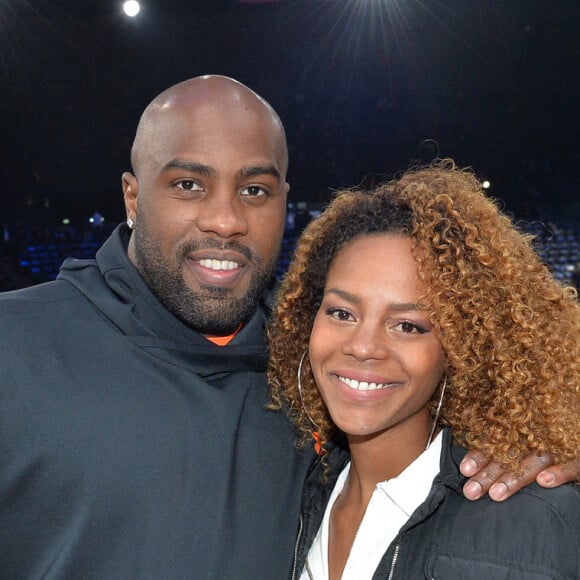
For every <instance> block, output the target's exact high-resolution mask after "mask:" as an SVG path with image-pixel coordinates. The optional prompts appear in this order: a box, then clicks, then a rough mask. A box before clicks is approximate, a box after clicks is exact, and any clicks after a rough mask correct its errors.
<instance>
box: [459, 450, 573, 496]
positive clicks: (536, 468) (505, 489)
mask: <svg viewBox="0 0 580 580" xmlns="http://www.w3.org/2000/svg"><path fill="white" fill-rule="evenodd" d="M474 463H475V465H476V468H474V465H473V464H474ZM551 463H552V460H551V458H550V457H549V456H546V455H542V456H539V455H529V456H528V457H526V458H525V459H523V460H522V462H521V473H518V474H516V473H514V472H513V471H507V470H505V469H503V468H502V467H501V466H500V465H499V464H498V463H497V462H496V461H489V460H488V459H487V458H486V457H485V456H484V455H482V454H481V453H478V452H473V451H472V452H470V453H468V454H467V455H466V456H465V458H464V460H463V462H462V464H461V472H462V473H463V474H464V475H470V473H469V472H470V471H472V473H473V474H472V477H471V478H470V479H469V480H468V481H467V482H466V484H465V485H464V487H463V493H464V494H465V497H466V498H467V499H471V500H475V499H479V498H480V497H482V496H483V495H485V494H486V493H489V497H490V498H491V499H493V500H494V501H504V500H506V499H507V498H508V497H511V496H512V495H513V494H514V493H516V492H517V491H519V490H520V489H522V488H523V487H525V486H526V485H529V484H530V483H532V482H533V481H534V480H535V479H536V476H538V474H539V473H540V472H542V471H543V470H544V471H545V470H546V468H547V467H548V466H549V465H550V464H551ZM464 464H465V465H464ZM565 467H566V469H564V468H565ZM577 468H578V466H576V468H568V467H567V466H561V467H560V470H559V471H557V472H554V471H553V469H552V470H548V473H547V475H546V476H545V477H546V478H547V479H548V480H550V479H551V478H552V476H553V477H554V478H555V481H559V480H560V479H563V478H564V480H565V481H568V479H566V478H568V477H570V476H572V477H573V476H574V475H575V474H576V473H577Z"/></svg>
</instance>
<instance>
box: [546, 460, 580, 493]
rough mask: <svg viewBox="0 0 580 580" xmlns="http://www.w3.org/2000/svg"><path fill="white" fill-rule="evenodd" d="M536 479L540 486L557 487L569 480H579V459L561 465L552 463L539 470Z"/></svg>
mask: <svg viewBox="0 0 580 580" xmlns="http://www.w3.org/2000/svg"><path fill="white" fill-rule="evenodd" d="M536 481H537V482H538V485H541V486H542V487H558V486H559V485H562V484H564V483H568V482H571V481H579V482H580V459H577V460H576V461H570V463H564V464H563V465H552V466H551V467H548V469H544V470H543V471H541V472H540V473H539V474H538V476H537V477H536Z"/></svg>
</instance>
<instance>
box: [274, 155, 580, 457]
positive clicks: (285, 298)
mask: <svg viewBox="0 0 580 580" xmlns="http://www.w3.org/2000/svg"><path fill="white" fill-rule="evenodd" d="M386 233H398V234H402V235H404V236H407V237H409V238H410V239H411V240H412V241H413V255H414V257H415V259H416V261H417V267H418V275H419V279H420V280H421V281H422V283H423V285H424V288H425V289H426V290H425V294H424V295H423V296H422V297H421V301H420V304H421V306H422V307H424V308H425V310H426V311H427V312H428V314H429V316H430V319H431V322H432V324H433V326H434V328H435V330H436V332H437V335H438V337H439V339H440V341H441V344H442V346H443V350H444V352H445V356H446V360H447V369H446V371H447V389H446V393H445V397H444V400H443V406H442V408H441V414H440V422H441V423H442V424H445V425H449V426H450V427H451V429H452V431H453V434H454V437H455V439H456V440H457V442H458V443H460V444H462V445H464V446H466V447H468V448H474V449H479V450H481V451H483V452H484V453H486V454H487V455H489V456H491V457H493V458H495V459H496V460H498V461H499V462H501V463H502V464H503V465H504V466H505V467H509V468H514V469H517V468H518V465H519V460H520V458H521V457H522V455H524V454H526V453H529V452H535V453H538V454H543V453H547V454H549V455H551V456H552V458H553V459H554V460H555V461H556V462H567V461H571V460H574V459H577V458H578V455H579V450H580V433H579V429H578V411H579V397H578V393H579V386H580V380H579V378H580V357H579V356H578V355H579V354H580V353H579V350H580V347H579V343H580V341H579V337H580V305H579V304H578V301H577V293H576V290H575V289H574V288H572V287H565V286H562V285H561V284H560V283H558V282H557V281H556V280H555V279H554V277H553V276H552V275H551V273H550V272H549V270H548V268H547V267H546V266H545V265H544V264H543V263H542V262H541V260H540V259H539V257H538V255H537V254H536V252H535V250H534V247H533V240H532V237H531V236H528V235H525V234H522V233H520V232H519V231H518V230H517V229H516V228H515V227H514V225H513V223H512V221H511V220H510V219H509V218H508V217H507V216H506V215H504V214H502V212H501V211H500V210H499V208H498V205H497V204H496V203H495V202H494V201H493V200H491V199H489V198H487V197H486V196H485V194H484V191H483V189H482V187H481V184H480V182H479V181H478V179H477V178H476V177H475V176H474V175H473V173H472V172H471V171H469V170H465V169H459V168H457V167H456V166H455V164H454V163H453V161H451V160H442V161H437V162H435V163H433V164H431V165H429V166H426V167H418V168H412V169H410V170H408V171H407V172H406V173H404V174H403V175H402V177H400V178H399V179H397V180H394V181H392V182H390V183H387V184H384V185H381V186H379V187H378V188H377V189H375V190H373V191H371V192H366V191H360V190H345V191H342V192H339V193H338V194H337V196H336V198H335V199H334V200H333V202H332V203H331V204H330V205H329V207H328V208H327V209H326V211H325V212H324V213H323V214H322V215H321V216H320V217H319V218H318V219H316V220H314V221H313V222H311V223H310V224H309V226H308V227H307V228H306V230H305V232H304V234H303V235H302V237H301V239H300V240H299V242H298V244H297V248H296V251H295V255H294V259H293V262H292V264H291V266H290V268H289V270H288V272H287V275H286V276H285V278H284V280H283V281H282V284H281V287H280V290H279V293H278V297H277V306H276V309H275V316H274V318H273V321H272V323H271V325H270V327H269V340H270V350H271V355H270V366H269V380H270V384H271V397H272V403H271V407H272V408H275V409H284V410H285V411H286V412H287V413H288V414H289V415H290V417H291V418H292V420H293V421H294V423H295V424H296V426H297V429H298V432H299V440H298V442H299V444H301V445H305V444H306V443H307V442H308V441H309V440H310V437H311V433H312V430H313V426H312V424H311V422H310V418H309V416H308V414H309V415H310V417H312V419H313V420H314V422H315V423H316V426H317V431H318V436H319V438H320V442H321V443H322V444H323V445H324V444H325V443H327V442H328V441H329V440H330V439H331V438H333V437H334V436H335V435H337V434H338V430H337V428H336V426H335V425H334V424H333V422H332V419H331V418H330V416H329V414H328V412H327V409H326V407H325V405H324V403H323V401H322V399H321V397H320V395H319V392H318V389H317V387H316V384H315V382H314V380H313V378H312V373H311V369H310V367H309V364H308V360H307V358H308V357H306V359H305V363H304V365H303V369H302V377H301V378H302V399H303V401H304V405H305V406H306V407H307V409H308V414H307V413H306V411H305V410H304V406H303V404H302V402H301V398H300V394H299V392H298V382H297V371H298V365H299V361H300V358H301V357H302V355H303V353H304V352H305V350H306V348H307V346H308V341H309V336H310V331H311V329H312V325H313V321H314V318H315V316H316V312H317V310H318V308H319V306H320V303H321V300H322V296H323V292H324V285H325V278H326V274H327V272H328V270H329V268H330V266H331V264H332V262H333V260H334V258H335V257H336V255H337V253H338V252H339V251H340V249H341V248H342V247H343V246H344V245H345V244H347V243H348V242H350V241H352V240H353V239H355V238H357V237H361V236H366V235H381V234H386ZM435 398H436V395H434V399H435ZM433 406H434V405H433V402H432V403H431V409H432V410H433Z"/></svg>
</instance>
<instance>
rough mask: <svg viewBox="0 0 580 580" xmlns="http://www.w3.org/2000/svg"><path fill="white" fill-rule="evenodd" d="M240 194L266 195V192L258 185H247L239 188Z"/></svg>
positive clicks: (251, 195) (250, 195)
mask: <svg viewBox="0 0 580 580" xmlns="http://www.w3.org/2000/svg"><path fill="white" fill-rule="evenodd" d="M240 193H241V195H244V196H249V197H257V196H261V195H268V192H267V191H266V190H265V189H264V188H262V187H260V186H258V185H248V186H247V187H244V188H243V189H242V190H241V192H240Z"/></svg>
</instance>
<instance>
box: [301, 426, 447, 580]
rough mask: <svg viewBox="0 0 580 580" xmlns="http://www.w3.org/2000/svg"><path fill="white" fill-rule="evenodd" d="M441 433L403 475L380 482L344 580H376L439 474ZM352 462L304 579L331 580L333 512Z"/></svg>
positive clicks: (336, 490) (326, 515)
mask: <svg viewBox="0 0 580 580" xmlns="http://www.w3.org/2000/svg"><path fill="white" fill-rule="evenodd" d="M441 443H442V435H441V432H440V433H439V434H438V435H437V437H436V438H435V439H434V440H433V442H432V443H431V445H430V446H429V448H428V449H426V450H425V451H423V453H421V455H419V457H417V459H415V461H413V463H411V465H409V466H408V467H407V468H406V469H405V470H404V471H403V472H402V473H400V474H399V475H398V476H397V477H395V478H393V479H389V480H388V481H382V482H380V483H378V484H377V485H376V487H375V489H374V491H373V494H372V496H371V499H370V501H369V504H368V505H367V508H366V511H365V514H364V517H363V519H362V522H361V524H360V526H359V529H358V531H357V533H356V536H355V538H354V543H353V545H352V548H351V551H350V554H349V556H348V560H347V562H346V566H345V568H344V571H343V574H342V580H365V579H367V578H368V579H370V578H372V576H373V574H374V572H375V570H376V568H377V566H378V565H379V562H380V561H381V558H382V557H383V555H384V554H385V552H386V551H387V548H388V547H389V545H390V544H391V542H392V541H393V540H394V539H395V537H396V536H397V534H398V533H399V530H400V529H401V527H403V526H404V525H405V523H406V522H407V520H408V519H409V518H410V517H411V514H412V513H413V512H414V511H415V510H416V509H417V508H418V507H419V506H420V505H421V504H422V503H423V502H424V501H425V499H426V498H427V496H428V495H429V491H430V489H431V484H432V483H433V479H434V478H435V476H436V475H437V474H438V473H439V459H440V456H441ZM349 470H350V463H348V465H347V466H346V467H345V468H344V469H343V470H342V472H341V474H340V475H339V477H338V480H337V481H336V485H335V486H334V489H333V490H332V494H331V496H330V500H329V502H328V505H327V506H326V510H325V512H324V518H323V520H322V524H321V525H320V528H319V530H318V533H317V534H316V537H315V538H314V543H313V544H312V546H311V548H310V551H309V552H308V558H307V560H306V566H305V568H304V570H303V572H302V575H301V576H300V580H328V532H329V524H330V513H331V511H332V506H333V505H334V502H335V501H336V499H337V498H338V496H339V495H340V493H341V491H342V489H343V487H344V484H345V482H346V479H347V477H348V473H349Z"/></svg>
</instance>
